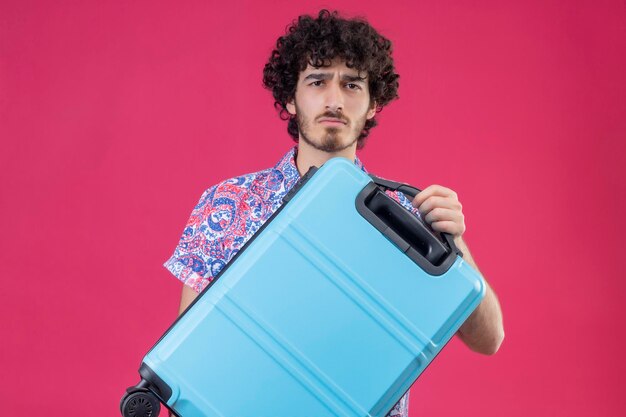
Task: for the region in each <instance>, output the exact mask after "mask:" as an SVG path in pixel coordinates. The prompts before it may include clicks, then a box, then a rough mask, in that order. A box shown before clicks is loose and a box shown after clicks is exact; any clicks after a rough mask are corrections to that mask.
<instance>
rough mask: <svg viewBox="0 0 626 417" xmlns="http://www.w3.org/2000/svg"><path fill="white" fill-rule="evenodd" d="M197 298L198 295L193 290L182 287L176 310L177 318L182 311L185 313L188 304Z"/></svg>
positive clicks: (188, 287)
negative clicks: (178, 305)
mask: <svg viewBox="0 0 626 417" xmlns="http://www.w3.org/2000/svg"><path fill="white" fill-rule="evenodd" d="M197 296H198V293H197V292H196V291H194V289H193V288H191V287H190V286H189V285H183V292H182V294H181V296H180V307H179V308H178V315H179V316H180V315H181V314H182V313H183V311H185V309H186V308H187V307H189V304H191V302H192V301H193V300H195V299H196V297H197Z"/></svg>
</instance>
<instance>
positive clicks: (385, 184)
mask: <svg viewBox="0 0 626 417" xmlns="http://www.w3.org/2000/svg"><path fill="white" fill-rule="evenodd" d="M370 178H371V179H372V181H373V182H374V183H375V184H376V185H378V186H379V187H381V188H383V189H387V190H391V191H399V192H401V193H403V194H404V195H406V196H407V197H408V198H409V199H410V200H413V199H414V198H415V196H416V195H417V194H418V193H420V192H421V190H420V189H419V188H416V187H413V186H411V185H409V184H404V183H399V182H396V181H390V180H386V179H384V178H379V177H376V176H374V175H370ZM420 220H421V218H420ZM421 222H422V224H423V225H424V226H425V227H426V229H427V231H428V232H429V233H428V234H423V233H420V232H418V233H419V236H418V237H419V238H420V239H425V240H426V242H427V243H426V244H427V245H428V246H429V247H431V248H432V247H438V246H439V244H440V242H441V241H440V240H439V239H438V238H437V237H436V235H437V233H436V232H434V231H433V230H432V229H431V228H430V226H429V225H428V224H426V222H424V221H423V220H421ZM440 235H441V238H442V240H443V241H444V242H445V244H447V247H448V248H447V250H446V252H451V253H455V254H458V255H459V256H463V253H462V252H461V251H460V250H459V249H458V248H457V246H456V244H455V243H454V239H453V237H452V236H451V235H450V234H449V233H440ZM433 239H434V240H433Z"/></svg>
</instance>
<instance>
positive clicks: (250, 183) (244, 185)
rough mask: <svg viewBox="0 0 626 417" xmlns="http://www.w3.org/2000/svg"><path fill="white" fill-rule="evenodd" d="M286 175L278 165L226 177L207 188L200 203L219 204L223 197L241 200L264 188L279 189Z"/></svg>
mask: <svg viewBox="0 0 626 417" xmlns="http://www.w3.org/2000/svg"><path fill="white" fill-rule="evenodd" d="M283 180H284V175H283V174H282V173H281V171H280V170H278V169H276V167H270V168H265V169H262V170H260V171H256V172H250V173H247V174H242V175H237V176H234V177H230V178H227V179H224V180H222V181H220V182H218V183H216V184H214V185H212V186H211V187H209V188H208V189H206V190H205V191H204V193H203V195H202V197H201V199H200V202H199V203H198V205H199V206H200V205H202V206H204V205H206V204H210V203H213V204H219V203H221V202H223V199H233V200H240V199H241V198H242V197H244V196H247V195H249V194H251V193H252V194H258V193H259V192H261V191H262V190H266V189H270V190H275V191H276V190H278V189H279V188H280V186H281V185H282V182H283Z"/></svg>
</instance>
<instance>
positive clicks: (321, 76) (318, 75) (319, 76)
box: [303, 72, 367, 82]
mask: <svg viewBox="0 0 626 417" xmlns="http://www.w3.org/2000/svg"><path fill="white" fill-rule="evenodd" d="M332 78H333V74H332V73H331V72H314V73H311V74H309V75H307V76H306V77H304V80H303V81H307V80H317V81H320V80H330V79H332ZM366 78H367V77H360V76H358V75H348V74H344V75H342V76H341V80H342V81H348V82H355V81H361V82H364V81H365V80H366Z"/></svg>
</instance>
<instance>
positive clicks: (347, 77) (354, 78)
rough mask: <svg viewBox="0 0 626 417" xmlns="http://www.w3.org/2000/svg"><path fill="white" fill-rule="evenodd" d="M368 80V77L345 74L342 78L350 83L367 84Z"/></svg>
mask: <svg viewBox="0 0 626 417" xmlns="http://www.w3.org/2000/svg"><path fill="white" fill-rule="evenodd" d="M366 78H367V77H361V76H359V75H348V74H344V75H342V76H341V80H342V81H349V82H354V81H361V82H365V79H366Z"/></svg>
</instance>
